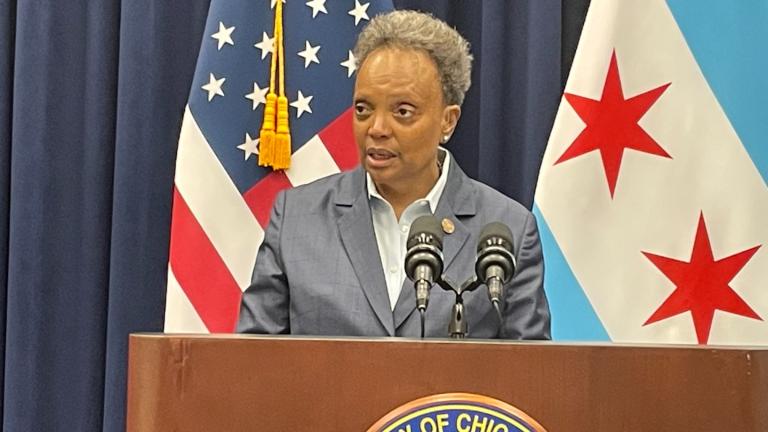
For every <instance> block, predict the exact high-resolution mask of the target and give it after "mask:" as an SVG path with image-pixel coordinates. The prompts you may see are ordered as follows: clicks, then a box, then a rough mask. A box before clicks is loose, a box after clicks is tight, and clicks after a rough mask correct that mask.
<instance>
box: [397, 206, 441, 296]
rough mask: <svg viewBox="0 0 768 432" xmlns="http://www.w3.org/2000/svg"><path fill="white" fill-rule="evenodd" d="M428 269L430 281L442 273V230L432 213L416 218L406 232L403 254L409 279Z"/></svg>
mask: <svg viewBox="0 0 768 432" xmlns="http://www.w3.org/2000/svg"><path fill="white" fill-rule="evenodd" d="M426 269H429V270H428V271H429V275H427V276H428V279H430V283H431V281H432V280H434V279H438V278H439V277H440V275H441V274H442V273H443V230H442V227H441V226H440V223H439V222H438V221H437V218H435V217H434V216H432V215H425V216H420V217H418V218H416V220H415V221H413V223H412V224H411V230H410V231H409V233H408V242H407V244H406V254H405V274H406V275H407V276H408V278H409V279H411V280H416V279H418V278H420V277H421V276H424V275H422V274H421V273H420V272H421V271H425V270H426Z"/></svg>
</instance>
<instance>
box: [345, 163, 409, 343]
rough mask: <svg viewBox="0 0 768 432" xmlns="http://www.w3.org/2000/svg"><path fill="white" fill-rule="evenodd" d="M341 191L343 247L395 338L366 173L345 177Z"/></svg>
mask: <svg viewBox="0 0 768 432" xmlns="http://www.w3.org/2000/svg"><path fill="white" fill-rule="evenodd" d="M339 189H340V190H339V193H338V194H337V196H336V206H337V207H338V208H345V207H346V209H344V210H342V212H343V215H342V216H341V217H340V218H339V221H338V227H339V234H340V236H341V240H342V243H343V244H344V248H345V250H346V252H347V256H348V257H349V260H350V262H351V263H352V267H353V268H354V270H355V274H356V275H357V278H358V280H359V281H360V286H361V287H362V289H363V292H364V293H365V297H366V298H367V300H368V303H369V304H370V305H371V308H373V310H374V312H375V313H376V317H377V318H378V319H379V321H381V324H382V325H383V326H384V328H385V329H386V330H387V333H388V334H389V335H390V336H394V335H395V326H394V323H393V319H392V310H391V308H390V305H389V297H388V295H387V290H386V286H387V284H386V280H385V279H384V273H383V272H384V271H383V270H382V268H381V257H380V256H379V250H378V246H377V244H378V243H376V234H375V232H374V230H373V221H372V219H371V208H370V205H369V204H368V199H367V197H366V189H365V175H364V172H363V170H362V169H361V168H357V169H356V170H355V171H353V172H352V173H351V174H350V175H349V176H346V177H345V179H344V181H343V183H342V184H341V187H340V188H339ZM414 301H415V300H414Z"/></svg>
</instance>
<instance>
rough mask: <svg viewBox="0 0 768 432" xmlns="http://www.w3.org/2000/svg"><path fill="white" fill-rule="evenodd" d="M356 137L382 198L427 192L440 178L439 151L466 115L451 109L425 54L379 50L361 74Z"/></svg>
mask: <svg viewBox="0 0 768 432" xmlns="http://www.w3.org/2000/svg"><path fill="white" fill-rule="evenodd" d="M354 109H355V116H354V121H353V124H354V134H355V140H356V141H357V145H358V148H359V149H360V157H361V162H362V164H363V167H364V168H365V170H366V171H367V172H368V173H369V174H370V175H371V178H372V179H373V181H374V183H375V184H376V186H377V189H378V190H379V192H381V193H384V194H386V193H388V192H396V193H404V192H405V193H408V191H418V192H422V191H424V192H427V191H429V190H430V189H431V188H432V186H433V185H434V183H435V181H436V180H437V177H438V173H439V171H438V168H437V146H438V145H439V143H440V139H441V137H442V136H443V135H449V134H451V133H452V132H453V129H454V127H455V126H456V121H457V120H458V118H459V115H460V114H461V110H460V108H459V106H458V105H446V104H445V102H444V101H443V94H442V89H441V84H440V77H439V75H438V72H437V67H436V66H435V63H434V62H433V61H432V59H431V58H430V57H429V55H428V54H427V53H425V52H423V51H419V50H411V49H401V48H389V47H386V48H379V49H377V50H375V51H373V52H372V53H371V54H369V55H368V57H367V58H366V59H365V61H364V62H363V64H362V65H361V66H360V69H359V70H358V73H357V81H356V82H355V92H354Z"/></svg>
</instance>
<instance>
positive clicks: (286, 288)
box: [238, 11, 550, 339]
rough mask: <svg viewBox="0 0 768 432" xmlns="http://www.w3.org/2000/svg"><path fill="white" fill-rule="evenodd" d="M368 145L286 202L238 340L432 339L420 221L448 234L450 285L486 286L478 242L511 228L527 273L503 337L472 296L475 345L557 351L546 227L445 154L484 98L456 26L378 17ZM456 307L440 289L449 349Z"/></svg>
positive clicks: (367, 46) (364, 113)
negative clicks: (409, 273)
mask: <svg viewBox="0 0 768 432" xmlns="http://www.w3.org/2000/svg"><path fill="white" fill-rule="evenodd" d="M355 57H356V58H357V59H358V65H359V68H358V71H357V79H356V82H355V90H354V111H355V116H354V121H353V127H354V136H355V140H356V142H357V145H358V148H359V150H360V157H361V166H360V167H359V168H357V169H356V170H354V171H350V172H345V173H340V174H336V175H333V176H329V177H326V178H324V179H321V180H318V181H316V182H314V183H311V184H308V185H305V186H301V187H297V188H294V189H292V190H289V191H286V192H284V193H281V194H280V195H279V196H278V198H277V199H276V201H275V205H274V207H273V210H272V215H271V217H270V223H269V226H268V228H267V230H266V233H265V238H264V242H263V243H262V245H261V248H260V249H259V254H258V257H257V259H256V267H255V269H254V275H253V283H252V285H251V286H250V287H249V288H248V290H246V292H245V293H244V295H243V303H242V307H241V311H240V318H239V322H238V331H242V332H256V333H292V334H313V335H320V334H321V335H348V336H352V335H366V336H413V337H416V336H418V335H419V332H420V319H419V314H418V313H417V312H416V311H415V306H416V300H415V294H414V290H413V288H412V284H411V283H410V282H408V281H406V278H405V272H404V268H403V261H404V258H405V248H406V237H407V234H408V231H409V228H410V224H411V222H413V221H414V220H415V219H416V218H417V217H419V216H422V215H425V214H434V215H435V216H436V217H437V218H438V220H440V221H442V227H443V229H444V231H445V237H444V240H443V255H444V267H445V268H444V272H443V274H444V276H445V277H446V278H449V279H451V280H454V281H463V280H465V279H466V278H468V277H470V276H471V275H472V274H474V262H475V247H476V245H477V236H478V234H479V232H480V230H481V229H482V227H483V226H485V225H486V224H487V223H489V222H493V221H501V222H503V223H505V224H506V225H507V226H509V227H510V228H511V230H512V233H513V238H514V255H515V257H516V261H517V271H516V273H515V276H514V277H513V279H512V281H511V282H510V284H509V286H508V287H507V289H506V294H505V299H504V300H505V305H504V306H505V307H504V319H503V329H501V331H499V322H498V319H497V317H496V315H495V314H494V312H493V309H492V307H491V303H490V301H489V300H488V297H487V294H486V293H485V292H483V290H482V289H481V290H476V291H474V292H471V293H467V294H465V296H464V304H465V311H466V317H467V319H468V322H469V336H470V337H483V338H491V337H495V336H496V335H498V334H503V335H504V336H505V337H508V338H514V339H548V338H549V337H550V333H549V328H550V317H549V307H548V304H547V300H546V296H545V294H544V290H543V287H542V277H543V263H542V255H541V246H540V243H539V237H538V231H537V228H536V222H535V220H534V217H533V215H532V214H531V213H530V212H529V211H528V210H527V209H525V208H524V207H523V206H521V205H520V204H518V203H517V202H515V201H513V200H511V199H510V198H507V197H506V196H504V195H502V194H501V193H499V192H497V191H495V190H493V189H491V188H490V187H488V186H486V185H484V184H482V183H479V182H477V181H474V180H472V179H470V178H469V177H467V176H466V175H465V174H464V173H463V172H462V171H461V169H460V168H459V166H458V165H457V164H456V162H455V161H454V160H453V158H452V157H451V155H450V153H449V152H448V151H447V150H445V149H443V148H442V147H440V144H441V143H443V144H444V143H446V142H447V141H448V140H449V139H450V137H451V134H452V133H453V131H454V129H455V127H456V123H457V121H458V120H459V117H460V115H461V103H462V101H463V99H464V94H465V92H466V91H467V89H468V88H469V85H470V82H469V81H470V71H471V61H472V57H471V55H470V54H469V45H468V43H467V42H466V40H464V38H463V37H461V35H459V34H458V33H457V32H456V31H455V30H453V29H451V28H450V27H449V26H448V25H446V24H445V23H443V22H441V21H439V20H437V19H435V18H433V17H431V16H429V15H426V14H422V13H418V12H414V11H395V12H391V13H388V14H384V15H379V16H378V17H376V18H374V19H373V20H372V21H371V22H370V24H369V25H368V26H367V27H366V28H365V30H363V32H362V33H361V34H360V36H359V38H358V41H357V44H356V46H355ZM453 303H454V295H453V294H452V293H449V292H445V291H442V290H440V289H433V290H432V293H431V298H430V306H429V309H428V310H427V313H426V335H427V336H432V337H446V336H447V335H448V323H449V320H450V317H451V312H450V311H451V307H452V305H453Z"/></svg>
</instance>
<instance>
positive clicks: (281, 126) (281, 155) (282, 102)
mask: <svg viewBox="0 0 768 432" xmlns="http://www.w3.org/2000/svg"><path fill="white" fill-rule="evenodd" d="M272 161H273V162H272V167H273V168H274V169H288V168H290V167H291V131H290V127H289V126H288V98H287V97H285V96H280V97H279V98H277V132H276V133H275V146H274V158H273V159H272Z"/></svg>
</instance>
